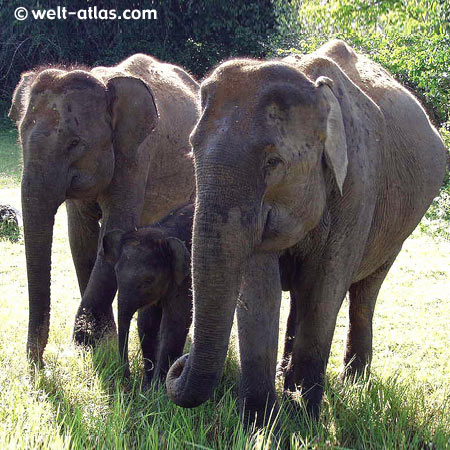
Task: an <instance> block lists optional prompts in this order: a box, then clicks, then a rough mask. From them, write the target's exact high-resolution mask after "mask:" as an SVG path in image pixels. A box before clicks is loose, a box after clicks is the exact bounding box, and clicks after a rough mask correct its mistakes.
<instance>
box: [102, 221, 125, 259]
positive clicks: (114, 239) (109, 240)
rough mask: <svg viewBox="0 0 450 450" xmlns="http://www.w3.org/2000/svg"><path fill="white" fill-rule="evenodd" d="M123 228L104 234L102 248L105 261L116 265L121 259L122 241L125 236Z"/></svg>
mask: <svg viewBox="0 0 450 450" xmlns="http://www.w3.org/2000/svg"><path fill="white" fill-rule="evenodd" d="M123 233H124V232H123V231H122V230H112V231H109V232H108V233H106V234H105V236H103V241H102V249H101V251H102V252H103V256H104V258H105V261H107V262H108V263H109V264H111V265H113V266H115V265H116V263H117V261H118V260H119V247H120V241H121V240H122V236H123Z"/></svg>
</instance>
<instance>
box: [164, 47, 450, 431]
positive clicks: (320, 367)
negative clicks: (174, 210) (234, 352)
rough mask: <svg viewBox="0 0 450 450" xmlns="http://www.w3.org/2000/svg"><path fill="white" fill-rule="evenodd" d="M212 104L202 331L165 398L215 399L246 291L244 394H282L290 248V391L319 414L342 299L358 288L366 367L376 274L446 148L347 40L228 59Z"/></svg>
mask: <svg viewBox="0 0 450 450" xmlns="http://www.w3.org/2000/svg"><path fill="white" fill-rule="evenodd" d="M201 104H202V115H201V118H200V120H199V122H198V123H197V125H196V128H195V129H194V131H193V133H192V135H191V143H192V145H193V152H194V161H195V164H194V165H195V173H196V181H197V204H196V211H195V221H194V231H193V254H192V261H193V269H192V270H193V295H194V325H195V328H194V339H193V346H192V348H191V351H190V353H189V354H188V355H185V356H183V357H182V358H181V359H179V360H177V361H176V362H175V363H174V365H173V366H172V367H171V369H170V372H169V374H168V378H167V389H168V392H169V395H170V397H171V398H172V400H173V401H174V402H175V403H177V404H178V405H181V406H184V407H194V406H197V405H199V404H201V403H202V402H204V401H205V400H206V399H208V398H209V397H210V396H211V394H212V392H213V389H214V387H215V386H216V384H217V382H218V379H219V377H220V375H221V373H222V368H223V364H224V360H225V357H226V354H227V348H228V342H229V336H230V330H231V326H232V322H233V315H234V312H235V309H236V304H237V303H238V307H237V320H238V332H239V347H240V358H241V383H240V399H241V405H243V406H245V409H244V411H245V413H246V414H245V418H246V419H247V418H248V419H254V418H255V416H256V419H257V422H258V423H262V422H263V421H264V414H265V411H269V410H270V408H271V407H272V406H274V405H276V393H275V385H274V379H275V369H276V360H277V341H278V322H279V307H280V291H281V282H280V271H279V266H278V264H279V255H280V254H281V253H283V258H282V265H283V266H284V267H283V271H282V272H283V284H285V286H287V287H288V288H289V289H290V291H291V296H292V298H293V299H294V308H293V312H292V313H291V320H290V322H292V323H291V324H290V326H291V329H294V332H293V333H292V336H294V340H293V343H292V355H291V356H290V358H289V361H288V365H287V369H286V374H285V375H286V376H285V385H284V388H285V390H286V391H288V392H291V391H294V390H295V389H297V388H302V390H303V394H304V398H305V399H306V401H307V406H308V409H309V412H310V413H312V414H313V415H315V416H317V414H318V410H319V405H320V401H321V398H322V395H323V384H324V383H323V382H324V373H325V370H326V365H327V361H328V357H329V352H330V346H331V341H332V337H333V332H334V328H335V323H336V316H337V314H338V311H339V309H340V307H341V304H342V301H343V299H344V297H345V295H346V293H347V291H350V326H349V333H348V341H347V350H346V353H345V363H348V364H349V370H350V371H353V372H357V371H358V370H360V369H361V368H362V367H363V366H364V365H365V364H366V363H368V362H369V361H370V357H371V351H372V315H373V311H374V306H375V301H376V298H377V294H378V291H379V289H380V286H381V284H382V282H383V280H384V278H385V276H386V274H387V272H388V270H389V268H390V267H391V265H392V263H393V261H394V259H395V257H396V256H397V254H398V252H399V251H400V248H401V246H402V243H403V241H404V240H405V239H406V237H407V236H408V235H409V234H410V233H411V232H412V231H413V230H414V228H415V227H416V225H417V224H418V222H419V221H420V218H421V217H422V215H423V214H424V213H425V211H426V210H427V208H428V206H429V204H430V202H431V201H432V199H433V197H434V196H435V195H436V194H437V193H438V190H439V187H440V186H441V183H442V180H443V177H444V171H445V165H446V157H445V148H444V145H443V143H442V140H441V139H440V137H439V135H438V133H437V132H436V130H435V129H434V128H433V127H432V125H431V124H430V122H429V120H428V118H427V116H426V114H425V113H424V111H423V109H422V108H421V106H420V105H419V103H418V102H417V101H416V99H415V98H414V97H413V96H412V95H411V94H410V93H408V92H407V91H406V90H405V89H403V88H402V87H401V86H400V85H399V84H398V83H397V82H396V81H395V80H394V79H393V78H392V77H391V76H390V75H389V74H388V73H387V72H386V71H384V70H383V69H382V68H381V67H380V66H379V65H377V64H375V63H373V62H372V61H370V60H369V59H367V58H366V57H364V56H361V55H358V54H356V53H355V52H354V51H353V50H352V49H351V48H350V47H348V46H347V45H346V44H345V43H344V42H342V41H333V42H331V43H329V44H328V45H326V46H325V47H323V48H321V49H319V50H318V51H317V52H316V53H313V54H311V55H309V56H304V57H302V58H300V59H298V60H296V59H294V58H289V59H288V60H286V61H269V62H263V61H255V60H232V61H229V62H226V63H224V64H222V65H220V66H219V67H218V68H217V69H216V70H215V71H214V72H213V73H212V75H211V76H210V77H209V78H207V79H206V80H205V81H203V83H202V85H201ZM238 294H239V301H238V302H237V299H238Z"/></svg>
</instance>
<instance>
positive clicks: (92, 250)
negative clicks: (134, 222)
mask: <svg viewBox="0 0 450 450" xmlns="http://www.w3.org/2000/svg"><path fill="white" fill-rule="evenodd" d="M66 210H67V222H68V229H69V243H70V250H71V253H72V258H73V262H74V265H75V271H76V273H77V278H78V285H79V287H80V292H81V295H83V293H84V291H85V290H86V286H87V284H88V281H89V278H90V276H91V272H92V269H93V267H94V264H95V260H96V259H97V247H98V238H99V235H100V226H99V223H98V221H99V219H100V218H101V210H100V207H99V206H98V204H97V203H96V202H82V201H77V200H66Z"/></svg>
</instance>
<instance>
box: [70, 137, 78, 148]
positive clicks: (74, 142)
mask: <svg viewBox="0 0 450 450" xmlns="http://www.w3.org/2000/svg"><path fill="white" fill-rule="evenodd" d="M79 143H80V139H79V138H75V139H72V140H71V141H70V143H69V147H68V148H69V150H71V149H73V148H75V147H76V146H77V145H78V144H79Z"/></svg>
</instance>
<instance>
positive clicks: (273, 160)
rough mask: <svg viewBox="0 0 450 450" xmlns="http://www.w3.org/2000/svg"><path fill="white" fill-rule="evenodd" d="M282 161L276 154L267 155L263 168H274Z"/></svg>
mask: <svg viewBox="0 0 450 450" xmlns="http://www.w3.org/2000/svg"><path fill="white" fill-rule="evenodd" d="M282 162H283V161H282V160H281V158H280V157H278V156H269V158H267V160H266V164H265V169H274V168H275V167H277V166H278V165H279V164H281V163H282Z"/></svg>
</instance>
